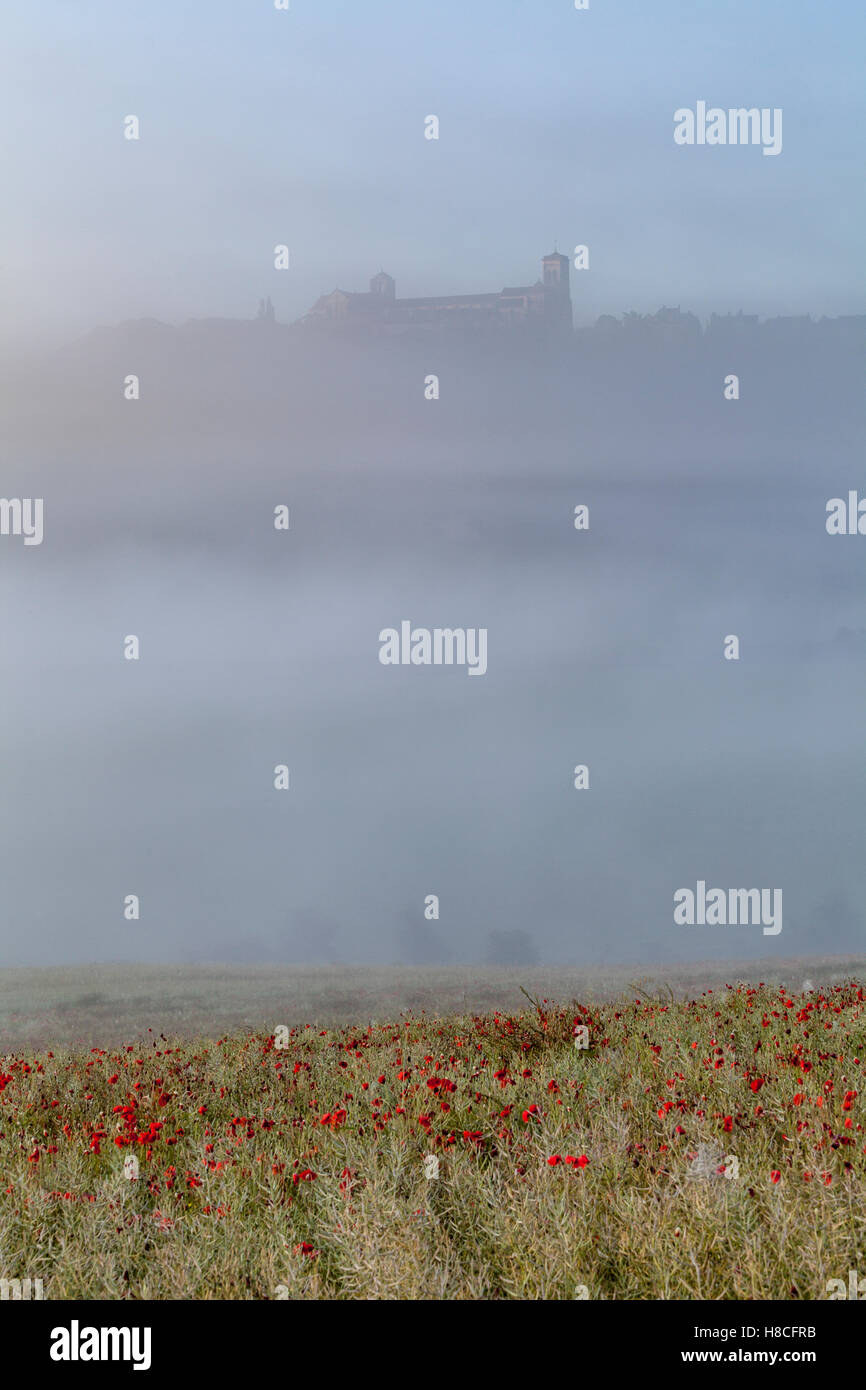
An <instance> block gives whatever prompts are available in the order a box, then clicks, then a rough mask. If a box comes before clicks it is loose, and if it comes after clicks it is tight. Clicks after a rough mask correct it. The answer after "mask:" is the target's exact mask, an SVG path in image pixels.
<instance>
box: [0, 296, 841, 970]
mask: <svg viewBox="0 0 866 1390" xmlns="http://www.w3.org/2000/svg"><path fill="white" fill-rule="evenodd" d="M795 327H796V326H793V327H792V326H791V325H788V326H784V325H783V326H782V327H781V328H779V326H778V325H777V326H776V329H775V330H773V331H774V333H775V336H772V334H771V331H770V330H769V329H768V328H766V327H765V328H761V329H755V330H754V333H753V337H752V339H751V340H749V341H748V342H744V343H741V344H740V345H739V346H738V347H737V348H736V350H734V349H733V348H732V347H731V345H730V344H729V343H726V342H724V341H722V340H720V339H718V336H717V338H716V339H715V340H714V339H713V336H712V335H711V334H705V335H703V337H702V338H701V340H700V341H699V342H697V343H695V342H691V343H689V344H686V345H680V344H672V345H671V344H668V345H663V346H660V345H659V343H657V342H652V341H650V342H645V341H637V340H635V341H634V342H633V341H631V339H629V338H628V337H627V335H626V336H623V337H622V338H621V339H617V340H615V341H614V342H613V343H610V342H607V341H605V342H602V340H601V337H600V335H598V334H596V335H595V336H593V335H591V334H584V335H582V336H581V335H579V336H578V339H577V340H576V341H575V342H574V343H564V344H563V343H559V344H549V343H547V344H546V343H544V342H535V341H533V340H531V339H529V338H528V337H527V338H523V339H521V338H519V337H518V338H516V339H514V340H513V341H503V340H488V339H485V338H481V339H477V340H475V341H472V342H467V341H465V340H463V339H460V338H457V337H455V336H451V337H449V336H447V335H446V336H443V335H440V336H435V335H433V336H431V335H407V336H406V337H405V338H403V339H400V340H394V341H389V340H388V341H376V342H371V341H366V340H352V339H348V340H347V339H345V338H340V337H334V336H328V335H319V336H318V337H315V336H313V337H311V336H309V335H307V336H305V335H304V334H303V333H302V332H300V331H298V330H289V329H286V328H283V327H282V326H281V325H279V324H275V325H269V324H260V323H234V324H232V323H210V324H191V325H188V326H186V327H185V328H171V327H168V326H165V325H159V324H156V323H138V324H129V325H122V326H120V327H118V328H117V329H113V330H103V331H101V332H98V333H95V334H92V335H89V336H87V337H86V338H85V339H83V340H77V341H75V342H72V343H70V344H69V345H68V346H66V347H65V348H64V349H63V350H61V351H60V352H58V353H55V354H51V355H46V356H45V357H43V358H40V359H38V360H31V361H29V362H27V363H24V364H21V365H19V366H18V368H17V369H15V371H14V372H12V373H11V374H10V373H7V376H6V379H5V380H6V390H5V392H4V400H3V404H2V430H3V443H4V454H5V457H6V458H7V460H8V466H7V468H6V470H5V475H4V494H5V496H7V497H15V496H21V497H42V498H44V539H43V542H42V544H41V545H32V546H26V545H24V543H23V538H22V537H20V536H13V535H9V536H4V537H3V538H2V541H0V577H2V586H0V593H2V600H0V602H2V608H0V613H2V623H3V634H4V640H3V644H2V666H3V688H4V709H5V718H4V720H3V767H4V796H3V814H4V821H5V825H4V830H3V835H2V878H3V887H4V899H5V913H4V923H5V926H4V931H3V939H2V957H3V961H4V963H5V964H36V965H39V964H61V963H72V962H82V961H89V960H120V961H123V960H141V961H152V962H157V961H175V962H183V961H244V962H268V961H273V962H291V961H315V960H325V961H328V960H334V961H348V962H380V961H381V962H410V963H411V962H416V963H425V962H430V963H439V962H448V961H454V962H478V961H483V960H485V959H487V958H488V956H489V954H490V950H491V934H492V933H496V932H499V933H503V932H511V933H523V936H522V937H521V938H511V946H510V947H509V949H510V950H511V951H512V952H513V953H514V954H515V957H516V958H517V959H520V958H521V952H522V953H523V954H524V955H525V957H526V958H527V959H531V958H532V956H533V955H537V958H538V960H539V961H540V962H541V963H555V962H569V963H578V964H579V963H586V964H597V963H602V962H624V961H633V960H634V961H647V962H659V963H664V962H666V961H675V960H682V961H685V960H694V959H709V958H722V957H726V956H730V957H737V958H743V957H752V956H755V957H757V956H761V957H764V958H766V956H767V955H768V954H769V953H771V952H772V951H778V953H779V954H781V955H784V956H786V957H791V956H793V955H797V954H806V953H812V952H817V953H820V954H834V953H844V952H846V951H851V950H855V949H859V948H862V941H863V917H862V903H863V901H864V888H866V881H864V880H866V870H864V860H863V855H862V844H863V830H864V809H863V800H862V785H863V774H864V771H866V746H864V741H863V738H862V710H863V697H864V693H866V691H864V676H866V612H864V591H863V582H862V555H861V548H862V546H863V544H864V542H863V539H862V537H859V536H830V535H828V534H827V530H826V527H825V521H826V503H827V501H828V500H829V499H830V498H833V497H843V498H846V497H847V494H848V490H849V489H851V488H856V486H857V482H858V470H857V469H856V468H855V465H854V459H855V458H857V457H858V456H859V457H862V452H861V451H862V445H863V413H862V408H861V406H860V404H859V393H858V389H857V386H856V383H857V381H858V380H860V379H861V376H860V374H861V373H862V357H863V343H864V335H863V332H862V322H861V323H860V324H858V323H856V322H854V321H850V322H849V323H848V324H847V325H844V324H843V325H838V324H837V325H835V326H833V325H828V324H827V323H826V322H825V323H824V324H812V325H810V326H809V327H808V330H807V329H804V328H803V327H802V325H800V327H799V329H797V331H795ZM768 345H769V346H768ZM732 360H733V363H734V364H733V365H732ZM730 371H737V372H738V373H739V375H740V378H741V398H740V400H738V401H726V400H725V399H724V395H723V380H724V376H725V374H726V373H727V372H730ZM129 372H135V373H137V374H139V376H140V380H141V399H140V400H138V401H128V400H125V399H124V393H123V381H124V378H125V377H126V375H127V374H128V373H129ZM430 373H435V374H437V375H438V377H439V383H440V397H439V399H438V400H427V399H425V393H424V383H425V379H426V378H427V377H428V375H429V374H430ZM859 476H860V477H862V471H860V472H859ZM279 504H285V505H287V506H288V507H289V508H290V516H291V522H290V526H289V529H288V530H285V531H278V530H275V528H274V508H275V507H276V506H278V505H279ZM579 504H583V505H585V506H587V507H588V508H589V526H588V529H585V530H576V529H575V526H574V511H575V507H576V506H578V505H579ZM403 620H408V621H410V622H411V624H412V625H413V627H420V628H430V629H433V628H436V627H449V628H466V629H470V628H486V629H487V633H488V639H487V670H486V673H485V674H484V675H483V676H481V675H479V676H477V677H472V676H470V675H469V674H468V671H467V669H466V667H465V666H464V667H460V666H433V665H430V666H415V665H405V666H403V665H400V666H388V665H382V664H381V663H380V661H379V649H380V640H379V634H380V631H382V630H383V629H386V628H397V629H399V627H400V624H401V622H402V621H403ZM130 634H134V635H136V636H137V637H138V638H139V640H140V659H139V660H127V659H125V657H124V640H125V638H126V637H127V636H128V635H130ZM730 634H736V635H737V636H738V637H739V641H740V659H739V660H738V661H732V660H726V659H725V657H724V655H723V646H724V643H725V639H726V638H727V637H728V635H730ZM281 764H285V765H286V766H287V767H288V768H289V783H290V785H289V789H288V790H286V791H282V790H279V791H278V790H276V789H275V786H274V775H275V771H274V770H275V768H276V767H277V765H281ZM578 764H584V765H586V767H587V768H588V776H589V786H588V788H586V789H582V790H576V789H575V787H574V770H575V767H576V766H577V765H578ZM698 880H705V881H706V884H707V887H708V889H709V888H710V887H720V888H723V889H726V890H727V889H728V888H737V887H742V888H768V889H781V890H782V891H783V895H784V922H783V929H782V931H781V933H780V934H779V935H777V936H771V935H765V934H764V932H763V931H762V928H761V926H760V924H750V925H735V926H726V927H722V926H702V925H695V926H683V925H677V924H676V923H675V922H674V916H673V894H674V892H675V891H676V890H677V889H678V888H681V887H691V888H692V889H694V888H695V885H696V883H697V882H698ZM130 894H135V895H137V896H138V898H139V900H140V917H139V919H138V920H127V919H126V918H125V916H124V900H125V899H126V898H127V895H130ZM432 894H435V895H437V896H438V899H439V916H438V919H433V920H428V919H427V918H425V900H426V899H427V897H428V895H432Z"/></svg>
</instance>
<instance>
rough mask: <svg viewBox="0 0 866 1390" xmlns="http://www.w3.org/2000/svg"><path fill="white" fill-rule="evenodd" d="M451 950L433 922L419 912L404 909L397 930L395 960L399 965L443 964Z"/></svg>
mask: <svg viewBox="0 0 866 1390" xmlns="http://www.w3.org/2000/svg"><path fill="white" fill-rule="evenodd" d="M450 957H451V952H450V950H449V949H448V946H447V944H446V942H445V940H444V938H443V937H442V936H440V934H439V932H438V931H437V930H436V923H435V922H428V921H426V920H425V919H424V917H423V916H422V915H421V913H420V912H415V911H410V910H409V909H406V910H405V911H404V912H403V914H402V926H401V928H400V930H399V932H398V942H397V960H398V962H399V963H400V964H401V965H444V964H446V962H447V961H448V960H449V959H450Z"/></svg>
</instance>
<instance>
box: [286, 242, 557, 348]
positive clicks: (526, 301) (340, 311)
mask: <svg viewBox="0 0 866 1390" xmlns="http://www.w3.org/2000/svg"><path fill="white" fill-rule="evenodd" d="M541 267H542V278H541V279H540V280H536V282H535V284H534V285H508V286H506V287H505V288H504V289H501V290H499V291H494V292H492V293H489V294H487V293H485V294H457V295H434V296H432V297H428V298H423V299H398V298H397V288H396V285H395V282H394V280H393V279H392V277H391V276H390V275H388V274H386V272H385V271H384V270H380V271H379V273H378V275H374V276H373V278H372V280H371V281H370V289H369V291H368V292H367V293H366V294H364V293H356V292H355V291H353V290H341V289H336V290H332V291H331V293H330V294H323V295H322V296H321V297H320V298H319V299H317V300H316V302H315V304H314V305H313V307H312V309H311V310H310V312H309V313H308V314H305V315H304V317H303V319H302V320H301V322H302V323H303V324H305V325H309V326H317V325H344V326H354V327H358V328H360V329H368V330H375V331H377V332H384V333H398V332H400V331H402V330H405V329H407V328H413V327H421V328H444V327H449V326H451V325H452V324H453V325H467V326H470V327H491V328H505V329H508V328H513V327H516V326H532V325H535V326H537V327H539V328H540V329H541V330H542V331H559V332H563V331H565V332H570V331H571V327H572V310H571V292H570V288H569V261H568V257H567V256H563V255H562V254H561V253H560V252H558V251H553V252H551V254H550V255H549V256H545V257H544V258H543V260H542V262H541Z"/></svg>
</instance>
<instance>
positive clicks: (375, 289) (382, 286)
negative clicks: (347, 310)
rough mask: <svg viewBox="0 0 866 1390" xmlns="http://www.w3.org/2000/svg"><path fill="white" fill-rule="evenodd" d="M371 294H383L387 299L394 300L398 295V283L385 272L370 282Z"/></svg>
mask: <svg viewBox="0 0 866 1390" xmlns="http://www.w3.org/2000/svg"><path fill="white" fill-rule="evenodd" d="M370 293H371V294H381V295H383V296H384V298H385V299H393V298H394V296H395V294H396V293H397V285H396V282H395V281H394V280H393V279H392V278H391V276H390V275H388V274H387V273H386V272H385V271H384V270H380V271H379V274H378V275H374V276H373V278H372V280H371V281H370Z"/></svg>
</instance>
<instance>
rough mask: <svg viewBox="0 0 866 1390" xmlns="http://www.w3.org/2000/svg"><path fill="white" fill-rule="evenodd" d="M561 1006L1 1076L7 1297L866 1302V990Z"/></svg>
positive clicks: (133, 1053)
mask: <svg viewBox="0 0 866 1390" xmlns="http://www.w3.org/2000/svg"><path fill="white" fill-rule="evenodd" d="M522 973H523V974H524V976H527V975H528V974H529V973H530V972H522ZM812 974H813V977H814V974H815V971H814V967H813V972H812ZM560 983H562V981H560ZM816 983H817V982H816ZM93 992H94V993H98V992H99V991H98V986H96V985H94V989H93ZM662 994H664V995H665V997H661V996H662ZM558 997H559V998H560V999H561V1000H562V1001H563V1002H562V1003H561V1004H559V1005H556V1006H553V1005H547V1004H545V1003H543V1002H541V1001H539V1003H538V1007H532V1006H530V1005H528V1003H527V1001H526V1000H524V1001H523V1002H524V1005H525V1007H524V1008H523V1009H521V1010H516V1011H515V1010H512V1011H511V1012H508V1013H497V1012H495V1011H484V1012H481V1011H469V1012H467V1013H465V1014H463V1015H457V1014H451V1015H448V1016H443V1017H436V1016H434V1015H429V1016H419V1015H412V1016H409V1017H402V1018H398V1017H395V1018H394V1020H393V1021H392V1022H390V1023H381V1022H380V1023H377V1024H376V1025H375V1026H374V1025H373V1024H372V1023H369V1022H368V1021H367V1020H366V1019H365V1018H364V1019H362V1021H360V1022H358V1023H357V1024H356V1025H355V1026H352V1027H343V1028H335V1029H324V1030H320V1029H319V1028H315V1027H310V1026H309V1025H307V1026H303V1025H300V1026H298V1027H296V1028H295V1029H294V1030H292V1031H290V1032H288V1034H287V1036H285V1042H286V1044H287V1045H286V1046H285V1047H280V1046H276V1045H275V1035H274V1033H273V1031H272V1029H273V1028H274V1027H276V1024H277V1022H278V1021H279V1022H283V1021H285V1023H287V1024H288V1023H289V1022H290V1020H289V1019H285V1020H276V1019H275V1020H274V1021H273V1024H272V1027H271V1028H270V1029H269V1030H268V1031H267V1032H263V1033H261V1034H258V1035H256V1034H253V1033H249V1032H247V1033H243V1032H236V1033H234V1034H232V1035H230V1036H225V1037H219V1036H216V1035H214V1034H213V1033H212V1034H211V1035H210V1036H209V1037H208V1038H196V1039H194V1040H188V1039H186V1040H184V1039H176V1040H174V1041H171V1042H166V1041H162V1040H160V1039H159V1038H158V1037H157V1038H156V1039H152V1040H151V1041H149V1042H146V1043H143V1044H140V1043H138V1044H136V1043H129V1044H127V1045H125V1046H123V1047H117V1046H111V1047H104V1048H100V1049H98V1050H95V1051H93V1052H90V1051H87V1050H84V1049H79V1050H74V1051H67V1050H64V1049H61V1048H60V1047H54V1048H50V1049H43V1050H41V1051H39V1052H35V1051H33V1050H32V1049H29V1048H25V1049H24V1050H23V1051H22V1050H20V1049H19V1050H18V1051H17V1052H16V1053H15V1054H14V1055H11V1054H7V1055H6V1057H5V1058H4V1060H3V1062H2V1064H0V1072H2V1076H3V1078H4V1081H3V1089H2V1091H0V1277H5V1278H27V1277H30V1278H32V1279H33V1278H41V1279H42V1280H43V1284H44V1288H45V1295H46V1297H47V1298H50V1299H62V1298H96V1299H118V1298H121V1299H122V1298H130V1299H147V1298H233V1299H274V1298H280V1297H288V1298H292V1299H307V1298H315V1299H331V1298H342V1299H364V1300H369V1299H374V1300H375V1299H470V1300H472V1299H491V1298H497V1299H500V1298H501V1299H542V1298H543V1299H548V1298H550V1299H573V1298H575V1297H580V1296H582V1294H583V1291H584V1290H585V1292H586V1296H588V1297H589V1298H605V1299H608V1298H610V1299H660V1298H665V1299H695V1300H700V1299H719V1298H733V1299H801V1300H808V1299H821V1298H826V1297H827V1283H828V1281H829V1280H831V1279H842V1280H845V1281H846V1282H847V1278H848V1271H849V1270H851V1269H855V1270H859V1273H860V1275H861V1277H862V1276H863V1275H864V1274H866V1253H864V1252H866V1231H864V1224H866V1203H864V1200H863V1194H864V1180H866V1154H864V1148H866V1135H864V1132H863V1128H862V1110H863V1089H864V1088H863V1086H862V1081H861V1073H862V1070H863V1066H864V1064H866V1063H864V1057H866V1005H864V1003H863V989H862V988H861V987H860V986H859V985H858V984H856V983H853V982H849V983H846V984H843V985H838V986H835V987H828V988H827V989H816V990H815V991H814V992H812V993H809V994H808V995H805V996H802V997H797V996H795V995H794V994H790V993H787V992H786V991H781V992H780V991H778V990H773V989H769V988H760V989H751V988H747V987H745V986H740V987H739V988H735V989H731V990H725V989H724V988H723V989H722V990H721V991H720V992H717V991H715V990H713V992H712V993H708V994H705V995H703V996H702V997H698V998H695V999H692V1000H676V999H675V998H674V997H673V994H672V992H668V991H659V994H658V996H657V997H652V992H649V993H648V992H647V991H646V990H642V991H641V993H640V994H636V993H635V992H634V991H632V992H631V993H630V994H629V995H624V996H623V997H621V998H620V999H619V1000H615V1001H612V1002H605V1003H594V1004H587V1003H586V999H585V998H581V1000H580V1003H578V1002H577V1000H573V1001H568V1002H565V1001H566V995H565V994H564V992H563V991H562V990H560V992H559V996H558ZM87 1007H93V1006H92V1005H88V1006H87ZM576 1018H578V1019H583V1021H584V1022H585V1024H586V1026H587V1027H588V1029H589V1047H588V1049H587V1050H581V1049H578V1048H576V1047H575V1046H574V1040H573V1036H572V1029H573V1024H574V1020H575V1019H576ZM276 1036H277V1038H278V1040H280V1041H282V1040H283V1036H284V1035H282V1034H278V1035H276ZM717 1064H718V1065H717ZM380 1078H381V1079H380ZM431 1083H432V1084H431ZM753 1083H754V1087H753ZM533 1106H534V1107H536V1108H535V1110H532V1109H531V1107H533ZM116 1107H126V1110H125V1111H124V1110H123V1109H117V1108H116ZM446 1107H447V1108H446ZM326 1117H330V1118H326ZM156 1124H159V1125H161V1128H158V1129H156V1128H153V1127H152V1126H153V1125H156ZM726 1124H727V1128H726ZM146 1134H150V1135H151V1136H153V1137H152V1138H151V1139H150V1140H145V1141H144V1142H137V1140H138V1137H139V1136H141V1135H146ZM116 1139H119V1140H122V1141H127V1140H131V1141H132V1142H131V1143H130V1144H127V1143H126V1142H124V1144H123V1146H122V1147H119V1146H118V1145H117V1144H116V1143H115V1140H116ZM130 1154H134V1155H135V1157H136V1158H137V1160H138V1165H139V1166H138V1177H137V1178H136V1179H134V1180H130V1179H129V1178H127V1177H125V1176H124V1160H125V1158H127V1157H128V1156H129V1155H130ZM431 1154H432V1155H434V1156H436V1157H437V1158H438V1160H439V1174H438V1177H436V1178H428V1177H426V1176H425V1159H426V1158H427V1156H428V1155H431ZM569 1156H570V1157H573V1158H575V1159H580V1160H581V1165H580V1166H579V1165H578V1164H567V1163H566V1162H565V1161H564V1160H565V1159H566V1157H569ZM552 1157H559V1158H560V1160H561V1161H560V1162H558V1163H556V1164H550V1163H549V1162H548V1160H549V1159H550V1158H552ZM583 1160H585V1162H583ZM734 1160H736V1165H738V1172H737V1176H733V1177H731V1176H726V1175H725V1173H724V1172H720V1171H719V1169H720V1168H721V1169H726V1170H727V1171H728V1172H731V1171H732V1170H733V1168H734ZM305 1173H310V1174H314V1175H315V1176H303V1175H304V1174H305ZM774 1174H777V1175H778V1178H777V1180H775V1181H774Z"/></svg>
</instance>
